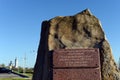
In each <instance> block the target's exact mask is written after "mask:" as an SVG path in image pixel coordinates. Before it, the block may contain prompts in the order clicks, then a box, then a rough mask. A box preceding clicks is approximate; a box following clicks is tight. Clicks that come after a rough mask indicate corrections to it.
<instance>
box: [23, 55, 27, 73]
mask: <svg viewBox="0 0 120 80" xmlns="http://www.w3.org/2000/svg"><path fill="white" fill-rule="evenodd" d="M25 72H26V53H25V55H24V58H23V73H25Z"/></svg>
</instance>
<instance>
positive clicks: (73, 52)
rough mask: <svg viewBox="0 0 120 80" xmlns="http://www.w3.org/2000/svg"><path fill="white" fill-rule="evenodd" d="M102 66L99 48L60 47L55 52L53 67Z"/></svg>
mask: <svg viewBox="0 0 120 80" xmlns="http://www.w3.org/2000/svg"><path fill="white" fill-rule="evenodd" d="M65 67H66V68H67V67H69V68H70V67H72V68H74V67H78V68H81V67H84V68H85V67H88V68H97V67H100V55H99V49H97V48H95V49H60V50H55V51H54V52H53V68H65Z"/></svg>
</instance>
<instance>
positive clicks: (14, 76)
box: [0, 73, 22, 78]
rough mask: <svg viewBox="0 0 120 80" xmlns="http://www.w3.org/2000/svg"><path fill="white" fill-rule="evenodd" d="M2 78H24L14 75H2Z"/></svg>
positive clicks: (0, 74) (0, 75) (0, 76)
mask: <svg viewBox="0 0 120 80" xmlns="http://www.w3.org/2000/svg"><path fill="white" fill-rule="evenodd" d="M0 78H22V77H21V76H19V75H16V74H13V73H0Z"/></svg>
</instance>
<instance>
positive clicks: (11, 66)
mask: <svg viewBox="0 0 120 80" xmlns="http://www.w3.org/2000/svg"><path fill="white" fill-rule="evenodd" d="M12 68H13V63H12V61H10V63H9V69H12Z"/></svg>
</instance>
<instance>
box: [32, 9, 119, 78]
mask: <svg viewBox="0 0 120 80" xmlns="http://www.w3.org/2000/svg"><path fill="white" fill-rule="evenodd" d="M79 48H99V50H100V57H101V58H100V61H101V74H102V80H120V73H119V71H118V69H117V67H116V64H115V62H114V59H113V56H112V52H111V48H110V45H109V43H108V41H107V40H106V38H105V34H104V31H103V30H102V28H101V24H100V21H99V20H98V19H97V18H96V17H95V16H94V15H92V14H91V13H90V11H89V10H88V9H87V10H84V11H82V12H81V13H78V14H76V15H74V16H65V17H59V16H58V17H55V18H53V19H51V20H49V21H44V22H43V23H42V32H41V40H40V45H39V48H38V55H37V60H36V64H35V67H34V75H33V80H50V79H49V74H50V73H49V70H50V65H49V54H50V51H52V50H55V49H79Z"/></svg>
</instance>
